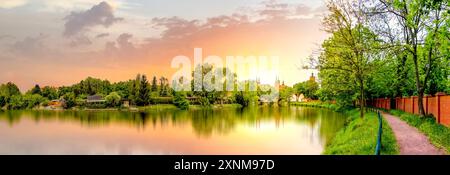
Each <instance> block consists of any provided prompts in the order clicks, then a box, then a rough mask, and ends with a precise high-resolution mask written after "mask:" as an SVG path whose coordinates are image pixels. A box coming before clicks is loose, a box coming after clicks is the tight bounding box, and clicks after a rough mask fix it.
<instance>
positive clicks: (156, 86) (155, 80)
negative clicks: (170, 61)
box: [152, 76, 158, 92]
mask: <svg viewBox="0 0 450 175" xmlns="http://www.w3.org/2000/svg"><path fill="white" fill-rule="evenodd" d="M157 91H158V80H157V79H156V76H153V80H152V92H157Z"/></svg>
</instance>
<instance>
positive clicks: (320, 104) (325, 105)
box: [290, 102, 338, 110]
mask: <svg viewBox="0 0 450 175" xmlns="http://www.w3.org/2000/svg"><path fill="white" fill-rule="evenodd" d="M290 105H293V106H305V107H316V108H329V109H333V110H337V109H338V106H337V105H336V104H332V103H326V102H291V103H290Z"/></svg>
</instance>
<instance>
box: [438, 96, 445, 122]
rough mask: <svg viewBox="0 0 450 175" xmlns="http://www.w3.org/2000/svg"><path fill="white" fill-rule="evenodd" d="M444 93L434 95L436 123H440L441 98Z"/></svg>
mask: <svg viewBox="0 0 450 175" xmlns="http://www.w3.org/2000/svg"><path fill="white" fill-rule="evenodd" d="M444 95H445V93H443V92H438V93H436V105H437V116H436V119H437V122H438V123H441V96H444Z"/></svg>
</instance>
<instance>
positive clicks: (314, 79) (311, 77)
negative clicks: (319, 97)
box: [309, 73, 316, 82]
mask: <svg viewBox="0 0 450 175" xmlns="http://www.w3.org/2000/svg"><path fill="white" fill-rule="evenodd" d="M309 81H313V82H316V77H315V76H314V73H311V76H310V77H309Z"/></svg>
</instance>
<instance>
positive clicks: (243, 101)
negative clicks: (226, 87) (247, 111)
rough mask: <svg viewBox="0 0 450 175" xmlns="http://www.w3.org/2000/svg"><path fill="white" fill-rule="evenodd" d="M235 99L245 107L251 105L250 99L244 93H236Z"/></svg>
mask: <svg viewBox="0 0 450 175" xmlns="http://www.w3.org/2000/svg"><path fill="white" fill-rule="evenodd" d="M234 98H235V101H236V103H237V104H240V105H241V106H243V107H246V106H248V105H249V103H250V99H249V98H248V97H246V96H245V95H244V92H242V91H239V92H237V93H235V96H234Z"/></svg>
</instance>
